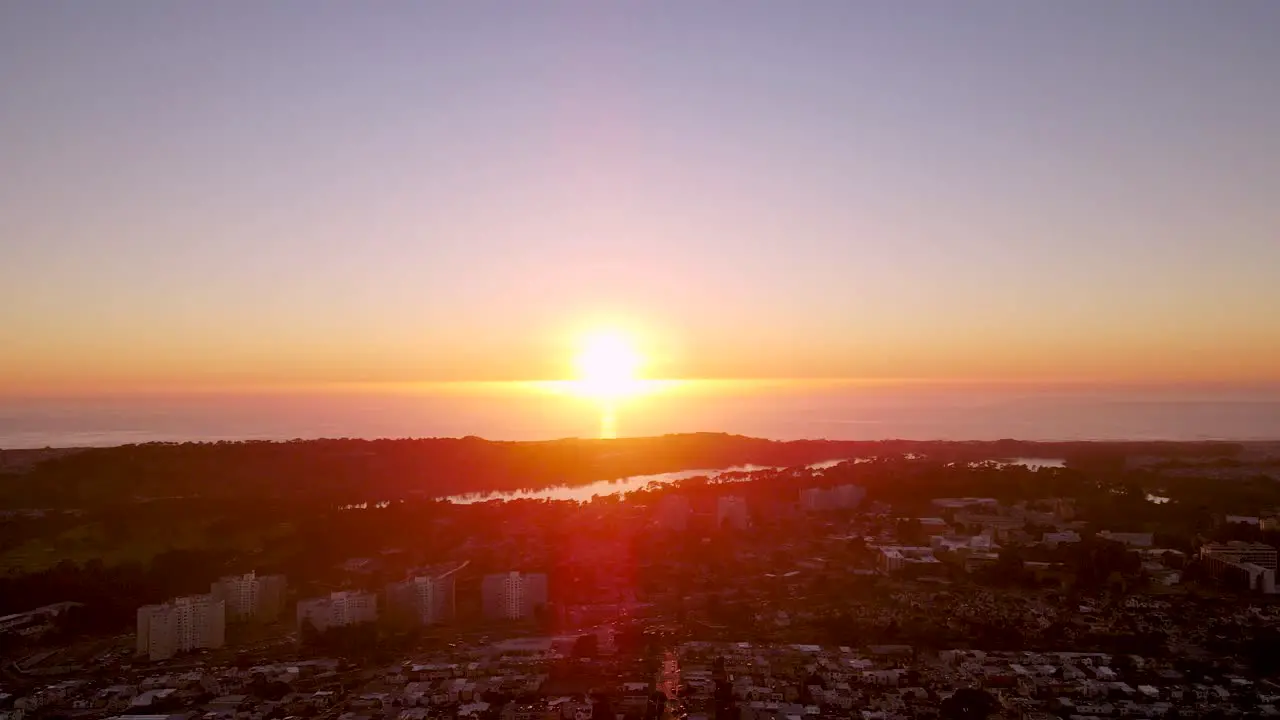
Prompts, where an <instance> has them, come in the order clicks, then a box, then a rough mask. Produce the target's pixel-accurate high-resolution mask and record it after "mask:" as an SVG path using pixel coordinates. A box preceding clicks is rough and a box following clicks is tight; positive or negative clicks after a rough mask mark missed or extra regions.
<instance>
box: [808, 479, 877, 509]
mask: <svg viewBox="0 0 1280 720" xmlns="http://www.w3.org/2000/svg"><path fill="white" fill-rule="evenodd" d="M866 496H867V490H866V488H863V487H860V486H858V485H837V486H836V487H832V488H805V489H804V490H801V491H800V509H801V510H805V511H806V512H824V511H827V510H841V509H845V508H855V507H857V506H858V504H859V503H861V502H862V499H863V498H864V497H866Z"/></svg>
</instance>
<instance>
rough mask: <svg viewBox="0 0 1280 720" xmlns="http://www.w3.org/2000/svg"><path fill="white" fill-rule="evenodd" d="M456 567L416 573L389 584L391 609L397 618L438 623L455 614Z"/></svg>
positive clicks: (426, 623)
mask: <svg viewBox="0 0 1280 720" xmlns="http://www.w3.org/2000/svg"><path fill="white" fill-rule="evenodd" d="M454 572H455V571H454V570H451V571H448V572H443V573H431V574H421V575H415V576H413V577H410V578H408V579H407V580H405V581H403V582H398V583H392V584H390V585H388V586H387V613H388V614H389V615H391V616H393V617H395V618H397V619H400V620H403V621H407V622H411V623H415V624H419V625H435V624H438V623H444V622H449V621H450V620H452V619H453V618H454V616H455V611H456V598H455V594H454V593H455V582H454Z"/></svg>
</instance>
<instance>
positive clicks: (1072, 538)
mask: <svg viewBox="0 0 1280 720" xmlns="http://www.w3.org/2000/svg"><path fill="white" fill-rule="evenodd" d="M1040 542H1042V543H1044V544H1045V545H1048V546H1049V547H1058V546H1059V545H1061V544H1063V543H1078V542H1080V533H1078V532H1076V531H1075V530H1063V531H1062V532H1047V533H1045V534H1044V535H1042V536H1041V537H1040Z"/></svg>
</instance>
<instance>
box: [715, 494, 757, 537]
mask: <svg viewBox="0 0 1280 720" xmlns="http://www.w3.org/2000/svg"><path fill="white" fill-rule="evenodd" d="M750 524H751V515H750V513H749V512H747V501H746V500H745V499H743V498H741V497H739V496H737V495H723V496H721V497H719V498H717V499H716V527H718V528H725V527H728V528H733V529H735V530H745V529H746V528H747V526H748V525H750Z"/></svg>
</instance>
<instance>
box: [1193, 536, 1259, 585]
mask: <svg viewBox="0 0 1280 720" xmlns="http://www.w3.org/2000/svg"><path fill="white" fill-rule="evenodd" d="M1200 559H1201V560H1202V561H1204V564H1205V569H1206V570H1208V572H1209V576H1210V577H1212V578H1213V579H1214V580H1216V581H1218V582H1221V583H1227V584H1231V585H1234V586H1236V587H1243V588H1248V589H1249V590H1254V591H1257V592H1262V593H1265V594H1267V595H1271V594H1274V593H1275V592H1276V569H1277V568H1276V564H1277V553H1276V549H1275V548H1273V547H1271V546H1270V545H1267V544H1265V543H1256V542H1240V541H1238V540H1236V541H1232V542H1227V543H1209V544H1207V545H1203V546H1201V547H1200Z"/></svg>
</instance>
